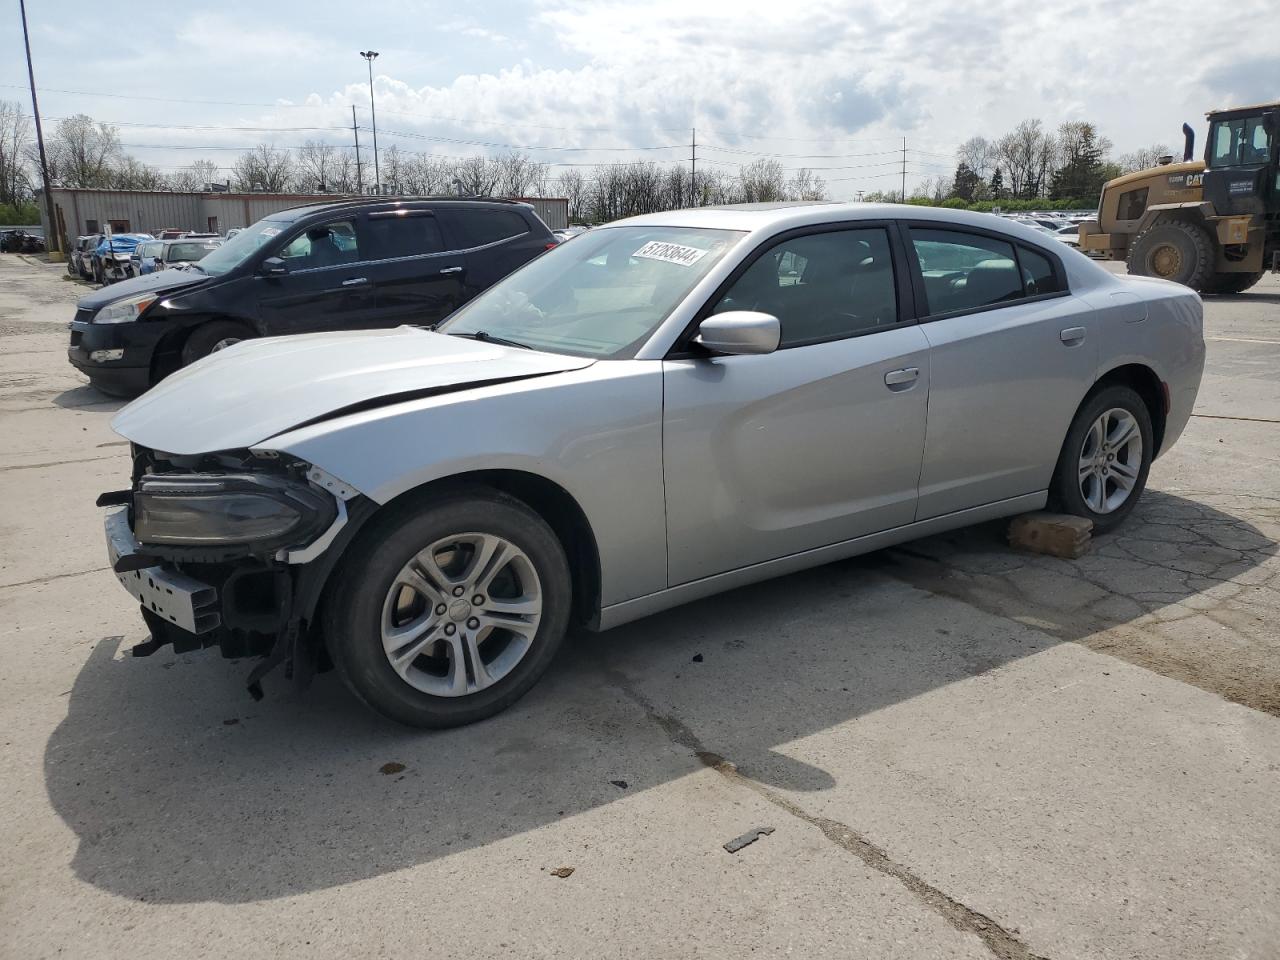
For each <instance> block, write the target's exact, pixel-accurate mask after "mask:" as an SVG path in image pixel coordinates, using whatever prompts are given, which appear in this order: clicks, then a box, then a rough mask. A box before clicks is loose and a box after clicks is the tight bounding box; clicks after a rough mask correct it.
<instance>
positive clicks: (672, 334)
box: [101, 204, 1204, 726]
mask: <svg viewBox="0 0 1280 960" xmlns="http://www.w3.org/2000/svg"><path fill="white" fill-rule="evenodd" d="M381 295H382V293H381V292H379V296H381ZM1201 318H1202V312H1201V304H1200V300H1199V299H1198V298H1197V296H1196V295H1195V294H1194V293H1192V292H1190V291H1189V290H1187V289H1186V288H1185V287H1180V286H1177V285H1174V284H1171V283H1165V282H1162V281H1159V280H1149V279H1137V278H1130V277H1119V276H1113V275H1111V274H1109V273H1107V272H1106V271H1104V270H1103V269H1102V268H1100V267H1099V266H1097V265H1096V264H1094V263H1093V262H1091V261H1090V260H1089V259H1087V258H1086V257H1084V256H1082V255H1080V254H1079V253H1077V252H1075V251H1073V250H1071V249H1069V248H1067V247H1066V246H1064V245H1063V244H1061V243H1058V242H1057V240H1055V239H1054V238H1053V237H1050V236H1047V235H1043V234H1040V233H1038V232H1036V231H1035V230H1032V229H1030V228H1028V227H1025V226H1022V225H1019V224H1015V223H1011V222H1009V221H1007V220H1001V219H999V218H997V217H992V216H988V215H983V214H971V213H965V212H960V211H950V210H940V209H914V208H911V207H904V206H874V205H870V204H852V205H844V204H803V205H799V204H791V205H764V206H756V207H741V208H723V209H697V210H683V211H674V212H671V213H662V214H653V215H650V216H644V217H637V218H634V219H630V220H623V221H620V222H618V223H614V224H610V225H608V226H606V227H602V228H599V229H596V230H592V231H590V232H588V233H584V234H582V235H581V236H579V237H577V238H575V239H574V241H573V242H572V243H568V244H564V245H563V246H560V247H557V248H555V249H553V250H551V251H549V252H548V253H546V254H545V255H543V256H542V257H540V258H538V259H537V260H535V261H533V262H532V263H529V264H528V265H526V266H525V267H523V268H521V269H520V270H518V271H517V272H516V273H514V274H512V275H511V276H509V277H507V278H506V279H505V280H503V281H501V282H499V283H498V284H496V285H495V286H493V287H492V288H491V289H489V290H488V291H487V292H486V293H484V294H482V295H481V296H479V297H477V298H476V299H475V300H473V301H472V302H471V303H469V304H467V305H466V306H465V307H463V308H462V309H461V310H459V311H458V312H456V313H455V314H453V316H452V317H451V318H450V319H448V320H447V321H445V322H444V323H443V324H441V325H440V326H439V327H438V328H437V329H435V330H429V329H425V328H420V327H412V326H408V327H401V328H399V329H397V330H355V331H334V332H332V333H322V334H314V335H308V336H296V337H285V338H276V339H269V340H259V341H249V342H244V343H241V344H239V345H237V346H234V347H231V348H229V349H227V350H223V351H220V352H218V353H216V354H214V355H213V356H210V357H208V358H207V359H205V360H202V361H200V362H198V363H196V364H195V365H193V366H192V367H190V368H188V369H185V370H183V371H181V372H179V373H177V374H175V375H174V376H172V377H170V378H169V379H167V380H165V381H164V382H163V383H161V384H160V385H159V386H158V387H156V388H155V389H153V390H151V391H150V392H149V393H147V394H146V395H145V396H143V397H142V398H141V399H139V400H137V401H135V402H134V403H133V404H131V405H130V406H128V407H126V408H125V409H124V410H123V411H122V412H121V413H120V414H119V415H118V416H117V417H116V419H115V421H114V424H113V425H114V427H115V429H116V430H117V431H118V432H119V433H120V434H121V435H122V436H124V437H126V438H128V439H129V440H130V441H132V443H133V450H134V464H135V466H134V476H133V480H132V484H131V485H130V487H129V488H128V489H125V490H120V491H117V492H114V493H109V494H104V495H103V497H102V498H101V502H102V503H103V504H104V505H109V506H110V505H114V506H115V507H116V509H115V510H114V511H113V512H112V513H111V514H109V515H108V518H107V535H108V542H109V549H110V552H111V557H112V561H113V565H114V568H115V570H116V573H117V575H118V577H119V579H120V581H121V583H122V584H123V585H124V587H125V589H126V590H128V591H129V592H130V593H131V594H133V595H134V596H135V597H136V598H137V599H138V600H139V601H140V602H141V605H142V613H143V616H144V618H145V619H146V622H147V625H148V626H149V628H150V630H151V637H152V638H151V640H150V641H149V642H148V643H146V644H143V645H142V647H141V650H140V652H147V651H148V650H151V649H154V648H155V647H157V646H159V645H162V644H166V643H172V644H174V645H175V647H177V648H178V649H180V650H181V649H191V648H195V647H200V646H213V645H217V646H219V647H220V648H221V650H222V652H223V654H224V655H226V656H233V657H234V656H259V657H261V658H262V659H261V661H260V662H259V663H258V665H257V668H256V669H255V670H254V672H253V674H251V675H250V684H251V690H252V691H253V692H255V693H258V692H260V687H259V680H260V679H261V677H262V675H263V674H264V673H266V672H267V670H269V669H270V668H271V667H273V666H276V665H278V664H281V663H283V664H286V665H287V666H289V667H290V668H291V672H292V676H293V677H294V678H295V679H299V678H305V677H307V676H309V675H310V674H311V672H312V671H313V670H314V669H315V668H316V667H321V668H323V667H327V666H328V665H330V664H332V665H333V666H334V667H335V668H336V669H337V671H338V672H339V674H340V675H341V676H342V678H343V679H344V680H345V682H346V683H347V684H348V686H349V687H350V688H351V690H352V691H353V692H354V693H355V694H356V695H357V696H358V697H359V698H360V699H361V700H363V701H364V702H365V703H367V704H368V705H370V706H371V707H373V708H374V709H375V710H378V711H380V712H381V713H383V714H385V715H387V716H389V717H393V718H395V719H397V720H400V721H403V722H405V723H409V724H416V725H421V726H445V725H452V724H459V723H466V722H469V721H472V720H477V719H480V718H482V717H485V716H487V715H489V714H492V713H494V712H496V711H498V710H501V709H503V708H504V707H506V706H508V705H509V704H511V703H512V702H513V701H514V700H515V699H516V698H518V697H519V696H520V695H521V694H523V693H524V692H525V691H526V690H528V689H529V687H530V686H532V684H533V683H534V682H535V681H536V680H537V678H538V677H539V676H540V675H541V673H542V672H543V671H544V670H545V669H546V668H547V666H548V665H549V663H550V662H551V660H552V658H553V656H554V654H555V652H556V649H557V648H558V647H559V645H560V642H561V640H562V638H563V636H564V633H565V631H566V629H567V628H568V627H569V625H570V623H571V622H578V623H583V624H586V625H588V626H589V627H591V628H594V629H606V628H609V627H613V626H617V625H618V624H620V623H625V622H627V621H629V620H633V619H635V618H637V617H641V616H645V615H647V614H650V613H653V612H655V611H658V610H662V609H664V608H667V607H670V606H673V605H675V604H679V603H684V602H685V601H688V600H693V599H695V598H697V597H704V596H706V595H708V594H712V593H715V592H717V591H720V590H726V589H729V588H731V587H736V586H740V585H742V584H746V583H751V582H753V581H757V580H762V579H764V578H767V577H773V576H777V575H778V574H782V573H787V572H790V571H793V570H798V569H800V568H803V567H808V566H812V565H815V564H820V563H826V562H828V561H831V560H836V559H839V558H842V557H848V556H850V555H852V554H857V553H864V552H866V551H869V550H875V549H877V548H880V547H884V546H887V545H889V544H894V543H899V542H902V541H904V540H910V539H912V538H914V537H920V536H923V535H926V534H932V533H937V532H938V531H941V530H947V529H951V528H954V527H959V526H963V525H965V524H971V523H975V522H977V521H981V520H988V519H991V518H993V517H1002V516H1007V515H1011V514H1017V513H1021V512H1023V511H1027V510H1036V509H1039V508H1041V507H1044V506H1045V505H1046V504H1047V503H1050V504H1052V505H1053V507H1054V509H1057V510H1060V511H1065V512H1068V513H1073V514H1077V515H1079V516H1082V517H1087V518H1089V519H1090V520H1092V521H1093V524H1094V527H1095V529H1096V530H1099V531H1106V530H1108V529H1111V528H1112V527H1114V526H1115V525H1116V524H1118V523H1119V522H1120V521H1121V520H1123V518H1124V517H1125V516H1126V515H1127V514H1128V513H1129V511H1131V510H1132V509H1133V507H1134V504H1135V503H1136V501H1137V500H1138V498H1139V496H1140V495H1141V494H1142V489H1143V486H1144V484H1145V482H1146V478H1147V471H1148V469H1149V468H1150V466H1151V462H1152V460H1153V459H1154V458H1155V457H1156V456H1158V455H1159V454H1160V453H1162V452H1163V451H1164V450H1166V449H1168V447H1169V446H1170V444H1172V443H1173V442H1174V441H1175V440H1176V439H1177V437H1178V435H1179V434H1180V433H1181V432H1182V429H1183V427H1184V426H1185V424H1186V422H1187V418H1188V417H1189V416H1190V414H1191V408H1192V405H1193V404H1194V402H1195V398H1196V390H1197V388H1198V387H1199V384H1200V375H1201V370H1202V368H1203V364H1204V341H1203V337H1202V332H1201Z"/></svg>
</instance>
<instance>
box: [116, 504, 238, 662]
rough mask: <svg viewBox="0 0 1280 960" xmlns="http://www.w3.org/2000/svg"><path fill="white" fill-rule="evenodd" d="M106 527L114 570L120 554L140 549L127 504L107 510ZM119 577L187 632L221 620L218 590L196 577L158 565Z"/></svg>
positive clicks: (145, 603)
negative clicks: (132, 528)
mask: <svg viewBox="0 0 1280 960" xmlns="http://www.w3.org/2000/svg"><path fill="white" fill-rule="evenodd" d="M105 526H106V534H107V556H108V558H109V559H110V561H111V568H112V569H113V570H114V569H115V567H116V564H117V562H118V561H119V560H120V558H121V557H126V556H132V555H133V554H136V553H138V552H139V546H138V541H137V540H135V539H134V536H133V531H132V530H130V529H129V516H128V508H126V507H121V508H120V509H117V510H113V511H111V512H110V513H108V514H107V518H106V521H105ZM116 579H118V580H119V581H120V585H121V586H122V587H124V588H125V590H127V591H128V592H129V593H130V594H132V595H133V596H134V597H135V598H137V600H138V602H139V603H141V604H142V606H143V607H145V608H146V609H147V610H149V611H151V613H153V614H155V615H156V616H157V617H159V618H160V619H161V620H165V621H167V622H169V623H172V624H173V625H174V626H176V627H179V628H181V629H183V630H185V631H187V632H188V633H191V634H195V635H196V636H199V635H200V634H203V633H208V632H210V631H211V630H215V629H217V628H218V626H219V625H220V624H221V623H222V614H221V613H220V612H219V611H220V606H219V603H218V591H217V590H215V589H214V588H213V587H211V586H209V584H207V583H201V582H200V581H199V580H196V579H194V578H193V577H188V576H186V575H185V574H181V573H177V572H175V571H172V570H165V569H164V568H163V567H158V566H157V567H145V568H143V569H141V570H129V571H126V572H123V573H120V572H117V573H116Z"/></svg>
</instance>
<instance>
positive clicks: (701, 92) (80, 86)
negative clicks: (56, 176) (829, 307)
mask: <svg viewBox="0 0 1280 960" xmlns="http://www.w3.org/2000/svg"><path fill="white" fill-rule="evenodd" d="M6 6H7V7H8V10H7V11H6V12H5V14H4V17H5V18H6V19H8V21H9V24H8V26H6V27H5V29H4V30H3V31H0V36H2V37H3V48H2V49H0V84H2V85H3V86H0V97H3V98H6V99H14V100H18V101H20V102H22V103H24V104H26V105H27V106H29V105H30V104H29V99H28V97H27V93H26V75H25V70H24V62H23V58H22V49H21V42H22V38H21V32H20V30H18V29H17V26H18V23H17V20H18V16H17V4H16V3H11V4H6ZM27 6H28V17H29V18H30V25H31V34H32V38H31V39H32V48H33V50H32V52H33V56H34V58H35V64H36V80H37V83H38V84H39V87H40V104H41V109H42V112H43V113H44V115H45V116H46V117H47V118H48V120H47V121H46V122H47V123H48V124H49V125H50V126H52V124H53V122H54V118H57V117H66V116H70V115H71V114H73V113H77V112H83V113H88V114H89V115H91V116H93V117H95V118H97V119H102V120H109V121H112V122H116V123H120V124H122V125H123V124H128V125H127V126H122V128H121V135H122V139H123V140H124V142H125V144H126V145H127V146H128V149H129V150H130V152H132V153H134V154H135V155H137V156H139V157H141V158H143V159H144V160H146V161H147V162H149V163H152V164H155V165H156V166H159V167H160V168H162V169H164V170H172V169H176V168H178V167H181V166H183V165H185V164H186V163H189V162H190V161H191V160H194V159H197V158H201V157H206V158H209V159H213V160H215V161H216V162H217V163H219V164H220V165H222V166H230V164H231V163H232V161H233V160H234V158H235V150H234V149H229V148H237V147H243V146H247V145H251V144H254V143H257V142H260V141H263V140H266V141H269V142H272V143H274V144H275V145H277V146H280V147H290V146H297V145H298V144H300V143H301V142H302V141H303V140H305V139H308V138H313V137H314V138H323V139H330V140H333V141H334V142H340V143H344V144H349V143H350V139H351V133H350V125H351V105H352V104H355V106H356V109H357V113H358V116H359V121H360V124H361V126H364V127H367V126H368V125H369V100H368V93H369V91H368V85H367V83H368V81H367V74H366V67H365V63H364V61H363V60H361V59H360V57H359V56H358V51H359V50H362V49H369V48H372V49H375V50H378V51H379V52H380V54H381V56H380V57H379V58H378V60H377V61H376V63H375V88H376V95H377V109H378V134H379V146H380V147H381V148H382V149H383V150H385V149H387V148H388V147H389V146H391V145H392V144H396V145H398V146H399V147H400V148H401V149H402V150H430V151H432V152H435V153H442V154H451V155H465V154H469V153H474V152H495V151H496V150H497V149H498V147H497V146H495V145H519V146H521V147H524V148H528V149H527V152H528V153H530V154H531V155H533V156H535V157H536V158H538V159H541V160H546V161H549V162H553V163H589V162H595V161H601V160H635V159H653V160H669V161H670V160H684V161H687V160H688V157H689V146H688V144H689V140H690V128H692V127H694V126H696V127H697V130H698V143H699V147H698V157H699V163H705V164H708V165H712V164H714V165H718V166H719V168H720V169H724V170H726V171H728V172H729V173H733V172H735V168H736V167H737V165H738V164H739V163H741V162H743V161H750V160H752V159H754V158H755V156H756V155H757V154H770V155H775V156H779V158H780V159H781V160H782V162H783V163H784V164H785V165H786V166H787V167H788V168H792V169H794V168H796V167H801V166H808V167H811V168H814V169H816V170H818V172H819V173H820V175H821V176H823V177H824V178H826V180H827V181H828V183H829V187H830V190H831V193H832V195H833V196H836V197H849V196H853V195H855V194H856V191H858V190H868V191H870V190H877V189H888V188H892V187H895V186H896V185H897V179H896V178H897V176H898V173H897V171H898V169H899V168H898V166H897V164H900V162H901V152H900V151H901V146H902V138H903V137H904V136H905V137H906V138H907V145H908V150H909V152H908V158H909V163H908V168H907V169H908V171H909V174H908V184H909V185H910V184H911V183H914V182H916V181H917V180H919V179H920V178H921V177H923V176H926V175H931V174H937V173H949V172H951V170H952V169H953V168H954V161H953V155H954V148H955V146H956V145H957V144H959V143H960V142H962V141H963V140H965V139H967V138H968V137H970V136H973V135H975V134H982V135H985V136H991V137H993V136H999V135H1000V134H1001V133H1003V132H1005V131H1007V130H1008V129H1009V128H1010V127H1012V126H1013V125H1014V124H1016V123H1017V122H1018V121H1019V120H1021V119H1023V118H1026V117H1040V118H1041V119H1043V120H1044V121H1045V123H1046V124H1048V125H1050V126H1056V125H1057V124H1058V123H1059V122H1061V121H1063V120H1077V119H1085V120H1092V121H1094V122H1096V123H1097V124H1098V125H1099V126H1100V127H1101V130H1102V133H1103V134H1104V135H1105V136H1107V137H1109V138H1110V139H1111V140H1113V141H1114V142H1115V145H1116V152H1117V153H1123V152H1126V151H1128V150H1132V149H1135V148H1137V147H1140V146H1144V145H1147V144H1150V143H1153V142H1159V141H1162V142H1164V143H1167V144H1170V145H1171V146H1173V145H1177V144H1179V143H1180V140H1181V135H1180V133H1179V128H1180V125H1181V124H1182V122H1183V121H1184V120H1186V121H1190V122H1191V124H1192V125H1193V126H1194V127H1195V128H1196V131H1197V135H1198V137H1199V138H1200V140H1199V142H1201V143H1202V142H1203V136H1204V116H1203V114H1204V111H1205V110H1206V109H1208V108H1210V107H1213V106H1224V105H1229V104H1243V103H1256V102H1259V101H1263V100H1272V99H1277V98H1280V56H1277V54H1276V50H1275V45H1274V34H1275V32H1276V30H1277V26H1276V24H1277V21H1276V16H1277V0H1235V2H1233V3H1232V4H1231V5H1230V8H1229V9H1230V15H1229V16H1228V15H1218V14H1214V13H1212V12H1211V11H1212V6H1211V5H1209V6H1206V5H1205V4H1204V3H1203V2H1202V0H1197V2H1170V0H1149V2H1147V0H1125V2H1114V0H1110V2H1102V0H1097V2H1093V0H1056V2H1053V3H1031V2H1026V0H1021V2H1014V0H1009V2H1001V0H978V2H974V0H914V2H911V3H906V2H898V0H893V2H857V3H840V2H835V0H826V2H824V3H814V4H804V3H795V2H787V3H779V2H777V0H770V2H755V0H730V2H719V0H701V2H691V0H645V2H643V3H640V2H635V0H631V2H615V0H594V2H588V0H527V2H521V3H517V2H496V3H471V4H457V3H436V2H422V0H396V2H384V0H361V2H359V3H351V2H349V0H348V2H343V3H326V2H321V0H311V2H306V3H302V2H295V0H276V2H273V3H264V2H261V0H259V2H254V3H249V2H240V0H219V2H217V3H209V4H191V5H186V9H187V10H189V11H190V12H187V13H184V12H183V5H179V6H178V7H174V6H172V5H160V6H155V5H148V4H146V3H141V4H137V3H135V4H126V5H124V6H115V7H112V8H111V13H110V15H109V25H108V24H107V23H104V22H103V20H102V19H101V12H102V8H101V7H100V6H94V5H90V4H88V3H81V2H79V0H72V2H64V3H54V2H43V0H36V2H32V3H28V5H27ZM77 9H79V10H81V11H82V12H83V16H77V15H76V14H75V12H74V11H76V10H77ZM460 10H462V11H465V12H464V13H460V12H459V11H460ZM1223 12H1224V13H1225V8H1224V11H1223ZM1251 25H1252V26H1251ZM11 27H12V28H13V29H11ZM1268 35H1271V40H1269V41H1268V40H1265V38H1266V37H1267V36H1268ZM61 91H81V92H61ZM89 91H93V92H92V93H91V92H89ZM106 94H110V96H107V95H106ZM146 98H156V99H146ZM179 101H224V102H221V103H213V102H179ZM152 125H154V126H152ZM198 127H211V128H217V129H190V128H198ZM236 127H247V128H253V129H250V130H244V129H231V128H236ZM267 128H276V129H267ZM286 128H288V129H286ZM298 128H321V129H314V130H312V129H298ZM339 128H343V129H339ZM364 138H367V134H362V139H364ZM459 141H471V143H466V142H459ZM479 144H486V145H489V146H481V145H479ZM161 147H164V149H161ZM178 147H188V148H191V147H199V148H200V149H177V148H178ZM642 147H643V148H656V149H643V150H642V149H638V148H642ZM213 148H228V149H213ZM894 151H898V152H897V153H895V152H894Z"/></svg>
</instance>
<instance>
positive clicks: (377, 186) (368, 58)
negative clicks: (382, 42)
mask: <svg viewBox="0 0 1280 960" xmlns="http://www.w3.org/2000/svg"><path fill="white" fill-rule="evenodd" d="M360 56H362V57H364V59H365V62H366V63H367V64H369V116H370V118H371V119H372V120H373V180H374V184H373V188H374V190H376V191H377V192H378V193H381V192H382V175H381V174H380V173H379V172H378V114H377V112H376V111H375V110H374V109H373V61H374V60H376V59H378V51H377V50H361V51H360Z"/></svg>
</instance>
